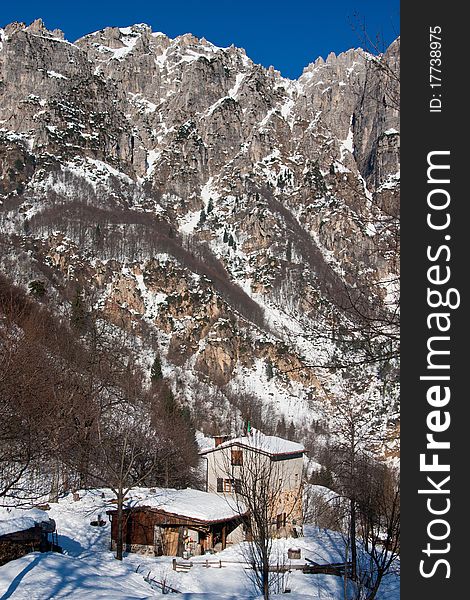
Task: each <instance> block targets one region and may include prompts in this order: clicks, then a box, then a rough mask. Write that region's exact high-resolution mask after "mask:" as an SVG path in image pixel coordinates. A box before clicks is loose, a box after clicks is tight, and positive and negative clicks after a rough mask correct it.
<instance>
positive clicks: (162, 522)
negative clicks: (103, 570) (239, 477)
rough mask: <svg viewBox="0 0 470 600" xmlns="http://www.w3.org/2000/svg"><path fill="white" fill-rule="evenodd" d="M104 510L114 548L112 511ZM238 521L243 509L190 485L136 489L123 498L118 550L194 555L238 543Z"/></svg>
mask: <svg viewBox="0 0 470 600" xmlns="http://www.w3.org/2000/svg"><path fill="white" fill-rule="evenodd" d="M241 513H242V514H241ZM107 514H108V515H109V518H110V520H111V548H112V549H115V547H116V542H117V532H118V519H117V510H109V511H107ZM244 523H245V514H244V513H243V511H241V510H239V508H238V507H236V506H231V505H230V504H229V502H227V501H226V500H225V499H224V498H220V497H219V496H216V495H214V494H209V493H207V492H201V491H199V490H193V489H190V488H186V489H184V490H173V489H164V488H159V489H153V490H151V491H149V490H145V489H142V488H140V489H139V490H133V491H132V495H131V496H130V497H129V498H127V499H126V506H125V508H124V513H123V523H122V525H123V541H124V548H125V550H126V551H127V552H138V553H141V554H150V555H154V556H162V555H165V556H182V557H184V558H188V557H190V556H198V555H200V554H205V553H207V552H214V551H219V550H223V549H224V548H226V546H227V545H229V544H231V543H238V542H239V541H241V540H242V539H243V537H244Z"/></svg>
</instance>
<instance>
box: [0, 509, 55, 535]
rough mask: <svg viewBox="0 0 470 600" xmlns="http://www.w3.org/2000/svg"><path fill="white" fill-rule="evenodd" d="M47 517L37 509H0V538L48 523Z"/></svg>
mask: <svg viewBox="0 0 470 600" xmlns="http://www.w3.org/2000/svg"><path fill="white" fill-rule="evenodd" d="M48 521H49V516H48V514H47V513H46V512H44V511H43V510H39V509H37V508H31V509H21V508H6V507H0V537H1V536H4V535H10V534H12V533H16V532H18V531H26V530H27V529H32V528H33V527H35V526H36V525H40V524H41V523H44V522H48Z"/></svg>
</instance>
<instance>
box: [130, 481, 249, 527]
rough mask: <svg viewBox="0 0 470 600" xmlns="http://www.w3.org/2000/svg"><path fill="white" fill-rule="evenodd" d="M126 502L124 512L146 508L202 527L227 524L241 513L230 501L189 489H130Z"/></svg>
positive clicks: (230, 499)
mask: <svg viewBox="0 0 470 600" xmlns="http://www.w3.org/2000/svg"><path fill="white" fill-rule="evenodd" d="M126 498H127V500H126V506H125V508H134V509H135V508H148V509H152V510H158V511H161V512H165V513H167V514H172V515H178V516H180V517H185V518H188V519H195V520H197V521H204V522H205V523H214V522H218V521H228V520H231V519H234V518H237V517H239V516H240V515H242V514H244V513H245V510H244V509H243V507H239V506H237V504H236V503H235V501H234V500H233V499H232V498H230V497H227V498H225V497H222V496H217V495H216V494H209V493H208V492H201V491H200V490H193V489H191V488H186V489H184V490H174V489H168V488H134V489H132V490H131V491H130V492H129V494H128V495H127V497H126ZM240 508H241V510H240Z"/></svg>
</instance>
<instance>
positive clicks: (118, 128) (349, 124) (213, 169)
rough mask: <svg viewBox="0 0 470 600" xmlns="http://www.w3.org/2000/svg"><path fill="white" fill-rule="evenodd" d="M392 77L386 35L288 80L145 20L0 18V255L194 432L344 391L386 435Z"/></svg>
mask: <svg viewBox="0 0 470 600" xmlns="http://www.w3.org/2000/svg"><path fill="white" fill-rule="evenodd" d="M398 69H399V40H397V41H396V42H394V43H393V44H392V45H391V46H390V47H389V48H388V50H387V51H386V52H385V54H384V55H383V56H380V57H374V56H372V55H370V54H368V53H367V52H365V51H363V50H361V49H355V50H349V51H348V52H345V53H343V54H340V55H339V56H335V55H334V54H330V55H329V56H328V57H327V58H326V59H325V60H323V59H322V58H318V59H317V60H316V61H315V62H313V63H311V64H310V65H308V66H307V67H306V68H305V69H304V72H303V74H302V75H301V76H300V77H299V79H298V80H289V79H286V78H283V77H282V76H281V75H280V73H279V72H277V71H276V70H274V69H273V68H269V69H265V68H264V67H262V66H260V65H256V64H254V63H253V62H252V61H251V60H250V59H249V58H248V57H247V56H246V53H245V51H244V50H243V49H240V48H235V47H234V46H231V47H229V48H218V47H216V46H214V45H213V44H211V43H210V42H208V41H207V40H205V39H204V38H202V39H197V38H196V37H194V36H192V35H190V34H187V35H183V36H180V37H177V38H175V39H170V38H168V37H167V36H166V35H164V34H163V33H156V32H152V30H151V28H150V27H149V26H147V25H144V24H139V25H133V26H131V27H126V28H114V27H110V28H106V29H104V30H102V31H98V32H96V33H93V34H90V35H87V36H85V37H83V38H81V39H79V40H77V41H76V42H75V43H73V44H72V43H70V42H68V41H66V40H65V39H64V36H63V34H62V32H60V31H58V30H55V31H49V30H47V29H46V27H45V26H44V24H43V23H42V21H41V20H37V21H35V22H34V23H32V24H31V25H30V26H25V25H24V24H22V23H12V24H10V25H8V26H6V27H5V28H4V29H3V30H0V231H1V238H0V269H1V270H2V271H4V272H5V273H7V274H8V276H9V277H10V278H11V279H12V280H13V281H14V282H15V283H18V284H21V285H23V286H24V287H26V288H28V286H29V289H30V290H32V292H33V293H35V295H36V296H39V300H40V301H42V302H44V301H47V302H48V303H49V304H50V305H51V306H54V307H55V308H56V310H57V311H58V313H60V314H64V312H67V311H70V306H71V300H72V299H73V297H74V295H76V294H79V295H80V296H81V297H82V298H83V299H84V302H87V303H88V304H89V306H93V307H95V308H96V309H98V310H99V311H100V314H101V315H102V316H103V317H104V318H105V319H106V320H107V321H109V322H110V323H112V324H113V325H115V326H116V327H123V328H125V329H127V330H129V331H132V334H133V336H134V340H135V349H136V353H138V354H139V356H140V360H141V362H142V364H144V365H145V366H146V368H147V369H150V365H151V363H152V360H153V357H154V355H155V352H157V353H158V354H159V355H160V357H161V361H162V366H163V373H164V375H165V376H168V377H169V378H170V379H171V381H172V383H173V388H174V392H175V394H176V396H177V397H178V399H179V400H180V401H181V402H182V403H187V404H188V405H189V406H190V407H191V409H192V411H193V414H194V417H195V419H196V423H197V426H198V427H199V428H200V429H202V430H203V431H205V432H206V433H216V432H217V431H220V430H222V429H224V428H225V429H230V428H232V429H233V428H234V425H233V424H234V423H235V422H240V420H241V417H245V418H246V417H247V416H249V417H250V418H251V419H253V420H254V421H255V424H258V423H263V424H264V426H265V427H264V428H265V429H266V425H269V426H270V427H272V428H273V430H274V429H275V428H276V426H277V427H278V428H279V427H285V424H286V423H287V424H289V423H290V422H291V423H293V426H294V427H296V428H299V430H300V428H302V427H304V428H305V429H306V430H307V429H311V428H312V427H317V426H318V422H319V421H324V420H325V419H326V416H325V406H327V405H328V403H329V402H330V399H331V397H332V396H334V395H338V394H349V393H352V392H354V393H356V394H358V395H361V396H363V397H367V398H368V399H369V400H370V410H371V413H373V414H374V415H376V416H378V417H379V421H380V423H381V427H383V428H384V429H388V430H389V431H390V432H394V431H396V427H397V423H398V421H397V419H398V412H397V411H398V406H397V396H398V391H397V368H398V366H397V360H398V350H397V338H398V333H397V319H398V317H397V307H398V283H397V281H398V269H399V247H398V234H399V230H398V212H399V133H398V129H399V111H398V106H399V84H398V78H397V73H398ZM38 290H39V291H40V293H39V292H38ZM240 415H241V417H240ZM256 421H257V422H256ZM235 428H236V427H235ZM281 433H282V432H281Z"/></svg>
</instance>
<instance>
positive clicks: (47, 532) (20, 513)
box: [0, 507, 56, 565]
mask: <svg viewBox="0 0 470 600" xmlns="http://www.w3.org/2000/svg"><path fill="white" fill-rule="evenodd" d="M55 530H56V524H55V521H54V520H53V519H49V516H48V515H47V513H46V512H44V511H42V510H38V509H34V508H33V509H29V510H27V509H18V508H5V507H2V508H0V565H2V564H5V563H7V562H8V561H10V560H15V559H16V558H20V557H21V556H24V555H25V554H28V553H29V552H34V551H36V550H39V551H40V552H47V551H49V550H51V549H52V548H53V547H54V544H53V541H52V540H51V539H49V538H50V536H51V535H52V534H53V533H54V532H55Z"/></svg>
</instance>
